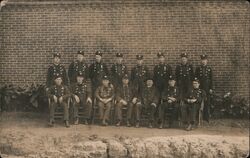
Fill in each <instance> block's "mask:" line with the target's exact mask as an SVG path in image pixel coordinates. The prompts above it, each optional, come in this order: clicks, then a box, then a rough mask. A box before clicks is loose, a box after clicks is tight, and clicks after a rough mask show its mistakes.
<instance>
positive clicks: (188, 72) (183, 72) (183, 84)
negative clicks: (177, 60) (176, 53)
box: [175, 53, 194, 99]
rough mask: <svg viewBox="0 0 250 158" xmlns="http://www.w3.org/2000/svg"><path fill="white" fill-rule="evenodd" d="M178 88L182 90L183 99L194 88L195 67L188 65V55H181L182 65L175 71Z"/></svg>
mask: <svg viewBox="0 0 250 158" xmlns="http://www.w3.org/2000/svg"><path fill="white" fill-rule="evenodd" d="M175 76H176V81H177V87H178V88H179V90H180V97H181V99H183V98H184V97H185V95H186V94H187V93H188V91H189V90H190V89H191V87H192V80H193V79H194V71H193V66H192V65H191V64H189V63H188V55H187V53H182V54H181V64H180V65H177V67H176V70H175Z"/></svg>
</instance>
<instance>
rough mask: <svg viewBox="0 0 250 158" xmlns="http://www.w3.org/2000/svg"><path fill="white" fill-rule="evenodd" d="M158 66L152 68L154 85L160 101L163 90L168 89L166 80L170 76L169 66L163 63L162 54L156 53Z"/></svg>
mask: <svg viewBox="0 0 250 158" xmlns="http://www.w3.org/2000/svg"><path fill="white" fill-rule="evenodd" d="M157 57H158V60H159V64H158V65H156V66H155V67H154V77H153V78H154V84H155V86H156V88H157V89H158V91H159V94H160V99H161V95H162V92H163V90H164V88H166V87H168V84H167V83H168V79H169V76H170V75H171V74H172V69H171V66H170V65H168V64H166V63H165V56H164V54H163V53H161V52H159V53H157Z"/></svg>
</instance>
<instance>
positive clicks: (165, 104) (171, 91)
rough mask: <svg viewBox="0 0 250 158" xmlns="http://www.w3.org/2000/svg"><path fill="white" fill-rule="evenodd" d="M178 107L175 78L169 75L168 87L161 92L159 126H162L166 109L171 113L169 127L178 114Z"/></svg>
mask: <svg viewBox="0 0 250 158" xmlns="http://www.w3.org/2000/svg"><path fill="white" fill-rule="evenodd" d="M178 109H179V90H178V88H177V87H176V85H175V78H174V77H173V76H172V75H170V76H169V78H168V87H167V88H166V89H165V90H164V91H163V93H162V104H161V106H160V110H159V117H160V122H161V123H160V127H159V128H163V123H164V118H165V113H166V111H168V112H170V113H171V116H170V118H169V127H171V125H172V123H173V121H174V119H175V118H176V116H178Z"/></svg>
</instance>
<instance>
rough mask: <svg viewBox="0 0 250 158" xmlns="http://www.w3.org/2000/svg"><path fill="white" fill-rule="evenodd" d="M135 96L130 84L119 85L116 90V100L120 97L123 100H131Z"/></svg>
mask: <svg viewBox="0 0 250 158" xmlns="http://www.w3.org/2000/svg"><path fill="white" fill-rule="evenodd" d="M134 97H136V98H137V96H136V94H135V91H134V88H133V86H132V85H131V84H129V85H127V86H125V85H121V86H119V87H118V88H117V90H116V101H118V102H119V101H120V100H121V99H124V100H125V101H127V102H129V101H132V99H133V98H134Z"/></svg>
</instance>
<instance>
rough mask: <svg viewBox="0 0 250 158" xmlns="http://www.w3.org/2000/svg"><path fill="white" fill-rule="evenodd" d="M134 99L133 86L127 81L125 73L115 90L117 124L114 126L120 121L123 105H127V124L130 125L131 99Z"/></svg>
mask: <svg viewBox="0 0 250 158" xmlns="http://www.w3.org/2000/svg"><path fill="white" fill-rule="evenodd" d="M135 99H136V96H135V93H134V88H133V86H132V84H130V83H129V77H128V75H127V74H125V75H124V76H123V77H122V85H121V86H119V87H117V91H116V101H117V103H116V116H117V120H118V122H117V124H116V126H120V124H121V121H122V108H123V106H127V126H128V127H130V126H131V125H130V122H131V115H132V110H133V107H134V103H133V100H135Z"/></svg>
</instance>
